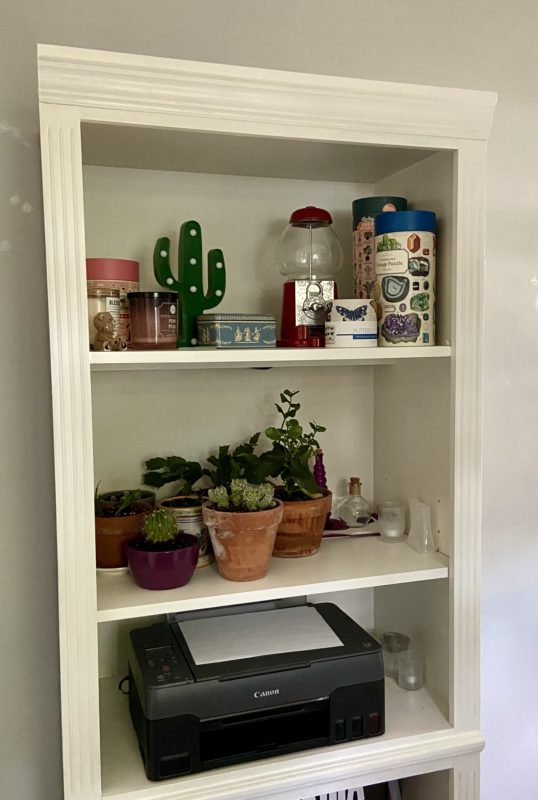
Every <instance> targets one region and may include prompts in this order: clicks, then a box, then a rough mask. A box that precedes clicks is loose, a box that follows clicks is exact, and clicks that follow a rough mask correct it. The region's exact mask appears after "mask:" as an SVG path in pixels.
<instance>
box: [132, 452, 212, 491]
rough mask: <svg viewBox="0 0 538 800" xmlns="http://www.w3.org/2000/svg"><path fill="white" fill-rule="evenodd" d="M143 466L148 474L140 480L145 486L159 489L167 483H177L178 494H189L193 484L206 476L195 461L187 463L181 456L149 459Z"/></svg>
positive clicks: (192, 489)
mask: <svg viewBox="0 0 538 800" xmlns="http://www.w3.org/2000/svg"><path fill="white" fill-rule="evenodd" d="M145 466H146V469H147V470H148V472H146V473H144V476H143V478H142V480H143V483H144V484H145V485H146V486H153V487H154V488H156V489H160V488H161V486H165V484H167V483H173V482H175V481H178V482H179V484H180V485H179V488H178V493H179V492H181V494H191V493H192V492H193V491H194V486H195V484H197V483H198V481H199V480H201V478H202V477H203V476H204V475H205V474H206V471H205V470H204V469H203V468H202V466H201V464H199V463H198V462H197V461H187V459H185V458H182V457H181V456H168V457H166V458H160V457H158V458H150V459H149V461H146V465H145Z"/></svg>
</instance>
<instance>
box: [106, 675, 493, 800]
mask: <svg viewBox="0 0 538 800" xmlns="http://www.w3.org/2000/svg"><path fill="white" fill-rule="evenodd" d="M117 684H118V681H117V680H116V679H115V678H103V679H101V681H100V709H101V758H102V796H103V798H107V799H108V800H134V798H136V800H150V798H159V800H165V799H166V800H168V798H169V799H170V800H172V798H173V800H192V798H196V799H197V800H251V798H252V797H254V792H256V795H255V796H256V797H258V796H260V797H266V796H268V795H266V792H267V791H268V788H267V787H273V792H272V793H271V794H270V796H271V798H273V797H275V793H274V787H275V785H278V787H279V790H280V792H282V796H285V797H291V796H294V795H293V792H294V790H295V791H296V794H295V796H296V797H297V798H299V797H301V792H302V789H306V788H308V787H309V786H312V785H316V783H317V785H318V786H319V785H320V784H323V783H324V782H326V781H327V780H328V776H329V779H330V780H338V779H339V778H340V780H345V778H346V777H347V776H349V775H354V776H355V777H358V776H361V775H365V774H368V772H367V770H368V769H369V768H370V769H371V765H372V764H374V765H375V766H377V768H378V770H379V772H378V774H379V780H383V779H384V776H385V775H390V774H391V773H390V771H391V769H395V768H399V764H400V763H401V761H402V758H403V759H407V760H411V761H412V763H414V764H415V765H416V764H417V763H422V762H425V761H427V760H428V759H433V758H440V757H442V755H444V757H447V756H449V755H450V756H451V757H452V756H453V755H454V754H455V753H457V752H462V753H465V752H469V751H475V752H476V751H478V750H480V749H481V748H482V745H483V743H482V740H481V738H480V736H479V735H478V734H473V735H471V734H469V733H467V734H456V733H455V732H454V730H453V729H452V728H451V727H450V725H449V723H448V722H447V719H446V717H445V716H444V714H443V713H442V712H441V711H440V710H439V708H438V706H437V705H436V704H435V702H434V701H433V700H432V698H431V697H430V695H429V693H428V691H427V690H426V689H420V690H419V691H417V692H406V691H404V690H403V689H400V688H399V687H398V686H397V685H396V684H395V682H394V681H393V680H392V679H390V678H389V679H387V680H386V686H385V698H386V733H385V734H384V735H383V736H380V737H376V738H372V739H368V740H362V741H360V742H350V743H347V744H343V745H337V746H332V747H324V748H318V749H315V750H307V751H303V752H299V753H294V754H292V755H287V756H279V757H277V758H272V759H264V760H261V761H256V762H250V763H246V764H240V765H236V766H231V767H225V768H223V769H218V770H212V771H208V772H204V773H198V774H196V775H192V776H184V777H182V778H177V779H172V780H166V781H159V782H150V781H148V780H147V778H146V776H145V773H144V768H143V764H142V758H141V756H140V753H139V750H138V743H137V741H136V736H135V732H134V729H133V726H132V723H131V720H130V717H129V707H128V699H127V697H126V696H125V695H123V694H121V692H120V691H119V690H118V688H117ZM277 778H278V783H277V784H275V780H276V779H277ZM341 785H342V784H341ZM343 785H345V784H343ZM351 785H356V784H355V783H354V784H351ZM264 790H265V791H264ZM286 790H287V792H288V793H289V794H288V793H286ZM278 796H279V797H280V796H281V795H280V794H279V795H278Z"/></svg>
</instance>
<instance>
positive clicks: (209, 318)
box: [196, 313, 276, 322]
mask: <svg viewBox="0 0 538 800" xmlns="http://www.w3.org/2000/svg"><path fill="white" fill-rule="evenodd" d="M196 320H197V322H276V317H274V316H273V315H272V314H233V313H228V314H200V316H198V317H196Z"/></svg>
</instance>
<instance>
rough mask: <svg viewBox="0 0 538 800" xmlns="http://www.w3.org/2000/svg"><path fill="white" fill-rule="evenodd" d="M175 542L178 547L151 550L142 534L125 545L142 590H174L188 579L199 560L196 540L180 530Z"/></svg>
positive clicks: (133, 571) (134, 574)
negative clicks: (143, 539)
mask: <svg viewBox="0 0 538 800" xmlns="http://www.w3.org/2000/svg"><path fill="white" fill-rule="evenodd" d="M176 541H177V542H178V546H177V547H174V548H172V549H171V550H157V549H155V548H154V549H151V550H150V549H148V548H147V544H146V542H144V541H141V537H135V538H134V539H131V541H130V542H129V543H128V544H127V547H126V549H127V557H128V560H129V569H130V570H131V572H132V575H133V578H134V579H135V581H136V583H137V584H138V585H139V586H141V587H142V589H159V590H161V589H177V588H179V587H180V586H185V584H186V583H188V582H189V581H190V579H191V578H192V576H193V573H194V570H195V569H196V562H197V561H198V547H199V544H198V539H197V538H196V536H191V534H190V533H181V534H179V536H177V537H176ZM179 545H180V546H179Z"/></svg>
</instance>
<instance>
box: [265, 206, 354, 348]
mask: <svg viewBox="0 0 538 800" xmlns="http://www.w3.org/2000/svg"><path fill="white" fill-rule="evenodd" d="M277 259H278V262H279V264H280V271H281V273H282V274H283V275H285V276H286V282H285V283H284V294H283V300H282V324H281V328H280V339H279V340H278V342H277V344H278V346H279V347H324V346H325V304H326V303H328V302H329V301H330V300H334V298H336V297H338V292H337V288H336V283H335V281H334V276H335V274H336V273H337V272H338V270H339V269H340V268H341V266H342V261H343V253H342V245H341V244H340V241H339V239H338V237H337V235H336V233H335V232H334V230H333V227H332V217H331V215H330V214H329V212H328V211H325V209H323V208H315V207H314V206H307V207H306V208H299V209H297V211H294V212H293V214H292V215H291V217H290V221H289V225H288V227H287V228H286V230H285V231H284V233H283V234H282V238H281V240H280V244H279V246H278V250H277Z"/></svg>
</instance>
